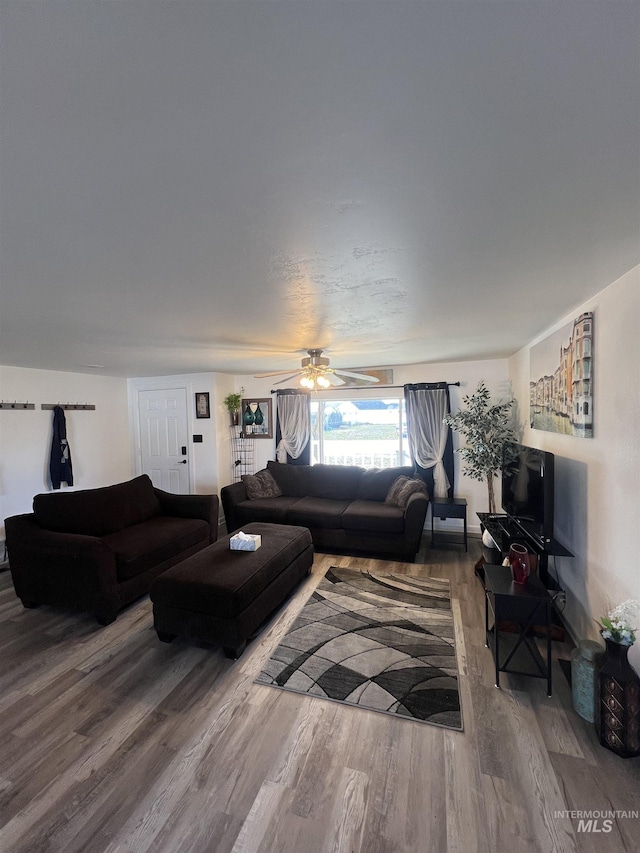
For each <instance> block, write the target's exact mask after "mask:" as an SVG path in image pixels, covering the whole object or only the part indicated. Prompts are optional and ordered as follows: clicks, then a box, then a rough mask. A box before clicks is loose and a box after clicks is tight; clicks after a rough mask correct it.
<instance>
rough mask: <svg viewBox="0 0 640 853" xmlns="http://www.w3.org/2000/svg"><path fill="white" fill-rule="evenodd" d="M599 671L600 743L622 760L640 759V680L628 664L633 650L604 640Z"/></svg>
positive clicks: (598, 723)
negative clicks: (635, 757)
mask: <svg viewBox="0 0 640 853" xmlns="http://www.w3.org/2000/svg"><path fill="white" fill-rule="evenodd" d="M605 643H606V644H607V648H606V651H605V655H604V658H603V660H602V666H601V668H600V676H599V681H600V702H599V709H598V710H599V714H598V722H597V725H598V728H599V735H600V743H601V744H602V745H603V746H606V747H607V749H610V750H611V751H612V752H615V754H616V755H619V756H620V757H621V758H633V757H634V756H636V755H640V678H639V677H638V675H637V674H636V672H635V670H634V669H633V667H632V666H631V664H630V663H629V661H628V660H627V655H628V653H629V648H630V646H623V645H621V644H620V643H616V642H614V641H613V640H605Z"/></svg>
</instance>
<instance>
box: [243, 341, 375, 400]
mask: <svg viewBox="0 0 640 853" xmlns="http://www.w3.org/2000/svg"><path fill="white" fill-rule="evenodd" d="M307 352H308V353H309V355H308V356H307V357H305V358H303V359H302V364H301V368H300V370H297V371H296V372H295V373H289V371H288V370H277V371H275V372H273V373H258V374H256V376H255V377H254V378H255V379H263V378H265V377H267V376H283V375H284V376H285V378H284V379H279V380H278V381H277V382H276V383H275V384H276V385H282V383H283V382H288V381H289V380H290V379H295V377H296V376H299V377H300V385H302V387H303V388H308V389H309V390H310V391H315V390H316V389H317V388H330V387H331V386H332V385H333V386H334V387H337V386H338V385H346V382H345V380H344V379H342V378H341V377H342V376H348V377H349V378H350V379H360V380H362V381H364V382H379V381H380V380H379V379H378V377H377V376H369V375H368V374H366V373H354V372H353V371H351V370H339V369H338V368H337V367H336V368H333V367H329V363H330V362H329V359H328V358H327V357H326V356H323V355H322V350H321V349H308V350H307ZM285 374H286V375H285Z"/></svg>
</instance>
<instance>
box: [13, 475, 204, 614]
mask: <svg viewBox="0 0 640 853" xmlns="http://www.w3.org/2000/svg"><path fill="white" fill-rule="evenodd" d="M218 507H219V501H218V497H217V495H174V494H170V493H169V492H163V491H161V490H160V489H156V488H154V487H153V484H152V482H151V480H150V479H149V477H148V476H147V475H146V474H143V475H142V476H140V477H136V478H135V479H133V480H129V481H128V482H126V483H118V484H116V485H114V486H105V487H104V488H99V489H85V490H81V491H63V492H53V493H47V494H41V495H36V496H35V498H34V499H33V512H32V513H27V514H25V515H14V516H12V517H11V518H7V519H6V520H5V529H6V537H7V550H8V553H9V567H10V569H11V575H12V579H13V585H14V587H15V591H16V594H17V595H18V596H19V597H20V598H21V599H22V603H23V604H24V606H25V607H29V608H31V607H37V606H38V605H40V604H52V605H56V606H59V607H65V608H69V609H72V610H88V611H91V612H93V613H95V614H96V616H97V618H98V621H99V622H100V623H101V624H102V625H108V624H109V623H110V622H113V620H114V619H115V618H116V616H117V614H118V611H119V610H120V609H121V608H122V607H124V606H125V605H126V604H129V603H130V602H132V601H134V600H135V599H136V598H139V597H140V596H141V595H144V594H145V593H147V592H149V587H150V586H151V581H152V580H153V579H154V578H155V577H157V576H158V575H159V574H160V573H161V572H163V571H165V570H166V569H168V568H169V567H170V566H173V565H175V564H176V563H179V562H181V561H182V560H184V559H186V558H187V557H189V556H191V555H192V554H195V553H196V552H197V551H199V550H200V549H201V548H205V547H206V546H208V545H210V544H211V543H212V542H215V541H216V539H217V538H218Z"/></svg>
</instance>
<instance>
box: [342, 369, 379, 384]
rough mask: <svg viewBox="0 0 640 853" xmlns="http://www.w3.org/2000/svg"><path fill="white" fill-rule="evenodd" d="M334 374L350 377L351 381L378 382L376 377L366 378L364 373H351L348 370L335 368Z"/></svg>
mask: <svg viewBox="0 0 640 853" xmlns="http://www.w3.org/2000/svg"><path fill="white" fill-rule="evenodd" d="M335 373H339V374H340V375H341V376H350V377H351V378H352V379H363V380H364V381H365V382H380V380H379V379H378V377H377V376H368V375H367V374H366V373H352V372H351V371H350V370H339V369H338V368H337V367H336V369H335Z"/></svg>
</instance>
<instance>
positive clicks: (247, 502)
mask: <svg viewBox="0 0 640 853" xmlns="http://www.w3.org/2000/svg"><path fill="white" fill-rule="evenodd" d="M266 470H267V471H268V472H270V473H271V474H272V476H273V479H274V480H275V481H276V483H277V486H278V488H279V490H280V492H281V494H279V495H277V496H276V497H258V498H254V499H253V500H252V499H250V498H249V497H248V494H247V489H246V486H245V483H244V482H240V483H233V484H232V485H230V486H225V487H224V488H223V489H222V490H221V492H220V497H221V499H222V507H223V510H224V515H225V520H226V523H227V531H228V532H229V533H231V532H233V531H234V530H238V529H240V528H241V527H242V526H243V525H246V524H248V523H250V522H252V521H261V522H272V523H276V524H294V525H298V526H301V527H307V528H309V530H310V531H311V536H312V539H313V544H314V546H315V548H316V549H317V550H321V551H322V550H325V551H338V552H341V553H355V554H367V555H370V556H374V557H380V558H381V559H394V560H403V561H405V562H413V561H414V560H415V557H416V553H417V552H418V549H419V547H420V538H421V536H422V530H423V527H424V520H425V516H426V514H427V507H428V505H429V498H428V495H427V492H426V488H425V489H424V491H420V492H416V493H414V494H411V495H410V496H409V497H408V499H407V501H406V506H398V505H395V504H393V503H389V502H387V497H388V495H389V491H390V489H391V487H392V485H393V484H394V482H395V481H396V480H397V478H398V477H401V476H403V477H409V478H412V477H413V476H414V471H413V469H412V468H409V467H401V468H384V469H375V470H367V469H364V468H359V467H357V466H347V465H285V464H282V463H279V462H269V463H267V469H266Z"/></svg>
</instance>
